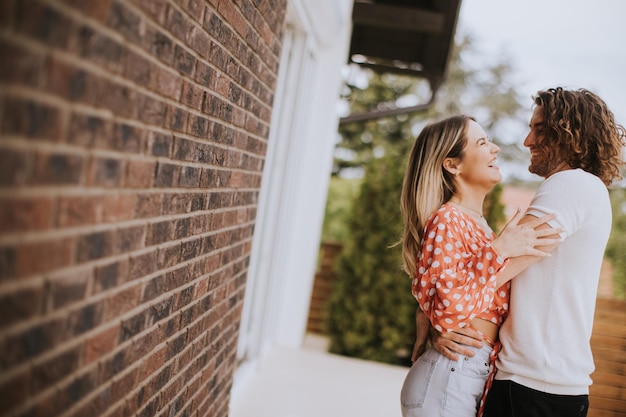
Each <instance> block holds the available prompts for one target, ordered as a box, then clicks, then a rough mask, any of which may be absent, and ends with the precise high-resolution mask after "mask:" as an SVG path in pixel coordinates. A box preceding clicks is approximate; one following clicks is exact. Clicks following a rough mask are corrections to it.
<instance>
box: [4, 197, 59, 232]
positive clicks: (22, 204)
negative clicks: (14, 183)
mask: <svg viewBox="0 0 626 417" xmlns="http://www.w3.org/2000/svg"><path fill="white" fill-rule="evenodd" d="M53 208H54V202H53V200H52V199H51V198H49V197H41V198H20V199H17V198H16V199H0V233H14V232H29V231H35V230H47V229H49V228H50V226H51V220H52V212H53Z"/></svg>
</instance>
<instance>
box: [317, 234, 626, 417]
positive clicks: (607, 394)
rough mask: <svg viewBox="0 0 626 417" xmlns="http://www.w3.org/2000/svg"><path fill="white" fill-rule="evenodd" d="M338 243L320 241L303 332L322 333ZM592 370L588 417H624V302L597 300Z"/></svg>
mask: <svg viewBox="0 0 626 417" xmlns="http://www.w3.org/2000/svg"><path fill="white" fill-rule="evenodd" d="M340 252H341V245H339V244H335V243H323V244H322V248H321V252H320V266H319V269H318V272H317V274H316V276H315V282H314V285H313V292H312V295H311V306H310V310H309V320H308V325H307V331H308V332H310V333H316V334H322V335H323V334H325V330H324V319H325V318H324V317H325V313H324V304H325V302H326V300H327V299H328V296H329V295H330V291H331V288H332V280H333V278H334V275H333V265H334V262H335V258H336V257H337V256H338V255H339V253H340ZM591 349H592V350H593V355H594V359H595V363H596V371H595V372H594V373H593V375H592V376H591V377H592V379H593V385H592V386H591V389H590V394H589V402H590V410H589V414H588V417H626V302H624V301H618V300H611V299H606V298H600V299H598V302H597V306H596V315H595V320H594V326H593V335H592V337H591Z"/></svg>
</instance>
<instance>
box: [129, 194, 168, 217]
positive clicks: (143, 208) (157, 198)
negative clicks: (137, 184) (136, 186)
mask: <svg viewBox="0 0 626 417" xmlns="http://www.w3.org/2000/svg"><path fill="white" fill-rule="evenodd" d="M162 205H163V195H162V194H159V193H142V194H138V195H137V204H136V205H135V219H144V218H150V217H156V216H158V215H160V214H161V211H162V209H161V207H162Z"/></svg>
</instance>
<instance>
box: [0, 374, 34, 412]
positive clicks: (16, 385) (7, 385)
mask: <svg viewBox="0 0 626 417" xmlns="http://www.w3.org/2000/svg"><path fill="white" fill-rule="evenodd" d="M30 379H31V369H30V368H26V369H24V370H23V371H21V372H20V373H19V374H17V375H15V376H13V377H11V378H9V379H6V380H5V381H4V382H2V383H1V384H0V410H2V411H3V412H4V413H9V412H11V410H12V409H13V408H15V407H17V406H18V405H20V404H23V403H24V402H26V400H27V399H28V397H29V392H30Z"/></svg>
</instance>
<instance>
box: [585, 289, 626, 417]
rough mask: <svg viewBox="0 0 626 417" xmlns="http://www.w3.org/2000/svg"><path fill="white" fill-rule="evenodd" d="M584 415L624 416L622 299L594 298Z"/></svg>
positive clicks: (625, 311)
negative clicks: (592, 366) (591, 360)
mask: <svg viewBox="0 0 626 417" xmlns="http://www.w3.org/2000/svg"><path fill="white" fill-rule="evenodd" d="M591 349H592V350H593V356H594V360H595V363H596V371H595V372H594V373H593V374H592V375H591V378H592V379H593V385H591V388H590V393H589V402H590V409H589V415H588V417H618V416H619V417H626V302H624V301H617V300H609V299H598V303H597V305H596V316H595V321H594V324H593V334H592V336H591Z"/></svg>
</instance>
